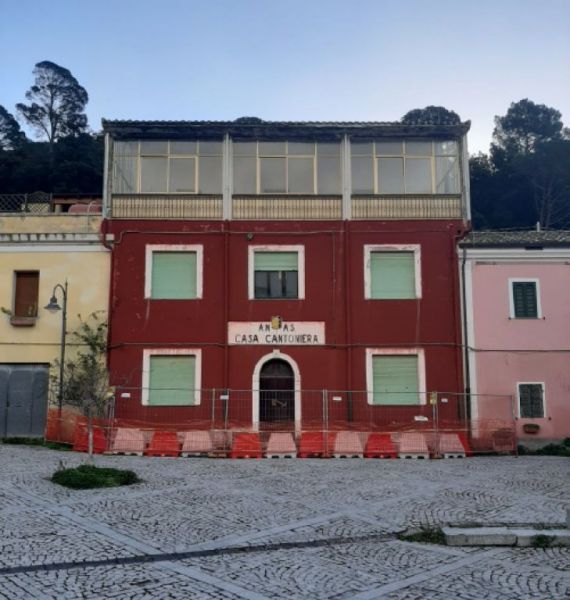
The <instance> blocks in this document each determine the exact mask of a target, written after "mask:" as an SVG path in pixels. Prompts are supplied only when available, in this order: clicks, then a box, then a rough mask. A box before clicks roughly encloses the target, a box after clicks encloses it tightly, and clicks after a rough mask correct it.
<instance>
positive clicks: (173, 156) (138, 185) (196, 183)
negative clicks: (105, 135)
mask: <svg viewBox="0 0 570 600" xmlns="http://www.w3.org/2000/svg"><path fill="white" fill-rule="evenodd" d="M123 141H125V142H130V143H134V144H136V145H137V151H136V153H133V154H120V155H119V154H115V152H114V153H113V154H114V158H113V169H112V183H113V185H114V183H115V168H116V164H115V157H116V156H130V157H133V158H134V159H135V162H136V169H135V178H136V181H135V190H134V191H133V192H126V193H127V195H128V194H131V195H132V194H142V195H147V194H155V195H162V196H171V195H175V196H176V195H191V196H200V195H204V193H203V192H200V158H209V157H219V158H221V159H222V169H223V151H224V150H223V148H224V141H223V140H202V141H204V142H209V141H212V142H219V143H221V145H222V150H221V153H220V154H201V153H200V140H168V139H156V140H154V139H152V140H151V139H136V140H114V144H115V143H120V142H123ZM178 141H182V142H184V141H188V142H193V143H196V152H194V153H187V154H172V152H171V143H172V142H178ZM141 142H165V143H166V153H163V154H141ZM143 158H165V159H166V187H167V189H166V190H165V191H164V192H142V191H141V183H142V169H141V159H143ZM176 158H180V159H193V160H194V191H193V192H171V191H170V160H171V159H176ZM223 186H224V182H223V174H222V189H221V190H220V193H219V194H214V195H216V196H217V195H219V196H221V195H222V193H223ZM113 193H116V192H115V191H114V190H113ZM206 195H210V194H206Z"/></svg>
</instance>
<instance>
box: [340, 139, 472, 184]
mask: <svg viewBox="0 0 570 600" xmlns="http://www.w3.org/2000/svg"><path fill="white" fill-rule="evenodd" d="M359 141H360V140H353V142H354V143H355V144H357V143H358V142H359ZM383 141H396V142H401V143H402V152H401V153H399V154H379V151H378V150H377V148H376V143H381V142H383ZM414 142H429V143H430V144H431V151H430V154H408V149H407V144H408V143H414ZM438 142H455V143H456V145H457V146H456V147H457V154H452V153H450V154H437V153H436V143H438ZM370 143H371V144H372V155H370V154H356V153H354V152H351V158H353V157H358V156H360V157H363V156H366V157H371V158H372V177H373V182H372V192H369V193H368V194H367V193H365V192H358V193H357V194H356V195H357V196H358V195H361V196H362V195H364V196H366V195H369V194H370V193H371V194H373V195H375V196H378V195H382V196H397V195H400V194H390V193H388V194H386V193H384V194H382V193H381V192H380V190H379V189H378V159H381V158H401V159H402V163H403V164H402V167H403V184H404V191H403V192H401V194H406V195H410V196H423V195H426V192H408V191H407V190H406V160H413V159H418V158H419V159H429V160H430V171H431V192H427V194H430V195H433V194H437V195H445V194H438V191H437V173H436V162H437V159H438V158H449V157H451V158H456V159H457V164H458V183H459V190H458V191H457V192H455V193H454V194H452V195H453V196H459V195H460V194H461V181H460V178H461V171H460V168H461V167H460V160H459V159H460V155H461V150H460V145H459V140H457V139H454V138H450V139H445V140H439V139H434V138H427V139H426V138H417V139H416V138H414V139H403V138H386V139H385V140H382V139H376V140H373V141H372V142H370ZM352 194H353V195H354V192H352Z"/></svg>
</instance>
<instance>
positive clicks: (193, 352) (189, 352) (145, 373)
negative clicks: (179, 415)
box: [141, 348, 202, 408]
mask: <svg viewBox="0 0 570 600" xmlns="http://www.w3.org/2000/svg"><path fill="white" fill-rule="evenodd" d="M152 356H194V357H195V358H196V361H195V363H194V365H195V368H196V371H195V373H194V388H195V390H194V404H188V405H186V404H183V405H181V404H176V405H172V406H173V407H174V408H185V407H186V406H198V405H199V404H200V400H201V394H200V391H201V389H202V350H200V349H199V348H147V349H145V350H143V370H142V398H141V401H142V405H143V406H151V405H150V404H149V396H150V359H151V357H152ZM169 406H170V405H169ZM156 408H163V407H162V406H156Z"/></svg>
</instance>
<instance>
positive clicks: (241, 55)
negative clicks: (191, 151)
mask: <svg viewBox="0 0 570 600" xmlns="http://www.w3.org/2000/svg"><path fill="white" fill-rule="evenodd" d="M42 60H50V61H52V62H55V63H57V64H59V65H61V66H64V67H66V68H68V69H69V70H70V71H71V72H72V73H73V75H74V76H75V77H76V78H77V79H78V81H79V83H80V84H81V85H83V87H85V88H86V90H87V91H88V93H89V104H88V105H87V109H86V112H87V115H88V117H89V124H90V126H91V128H92V129H93V130H98V129H100V125H101V118H106V119H167V120H168V119H174V120H175V119H186V120H200V119H215V120H232V119H235V118H237V117H241V116H256V117H260V118H262V119H267V120H321V121H323V120H346V121H395V120H399V119H400V118H401V117H402V116H403V115H404V114H405V113H406V112H407V111H408V110H410V109H413V108H423V107H424V106H427V105H440V106H445V107H446V108H449V109H452V110H454V111H456V112H457V113H458V114H459V115H460V116H461V118H462V120H464V121H465V120H470V121H471V123H472V126H471V132H470V135H469V148H470V151H471V152H478V151H483V152H486V151H488V148H489V144H490V141H491V134H492V130H493V118H494V116H495V115H504V114H505V113H506V111H507V109H508V107H509V105H510V104H511V102H516V101H518V100H520V99H522V98H529V99H531V100H533V101H534V102H536V103H539V104H546V105H548V106H552V107H554V108H556V109H558V110H559V111H560V112H562V118H563V121H564V122H565V125H566V126H570V0H540V1H539V0H534V1H528V0H401V1H398V0H160V1H159V0H97V1H94V0H80V1H78V0H72V1H71V0H43V1H41V0H27V1H25V2H24V1H22V0H17V1H14V0H0V104H2V105H3V106H5V107H6V108H7V109H8V110H9V111H10V112H13V111H14V110H15V109H14V106H15V104H16V103H17V102H21V101H23V100H24V95H25V92H26V90H27V89H28V88H29V87H30V85H32V83H33V76H32V69H33V67H34V64H35V63H37V62H40V61H42Z"/></svg>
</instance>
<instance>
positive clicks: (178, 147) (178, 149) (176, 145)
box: [170, 141, 198, 154]
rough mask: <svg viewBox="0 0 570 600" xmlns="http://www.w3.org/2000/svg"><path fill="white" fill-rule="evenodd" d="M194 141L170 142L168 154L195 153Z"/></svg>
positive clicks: (195, 145) (196, 145)
mask: <svg viewBox="0 0 570 600" xmlns="http://www.w3.org/2000/svg"><path fill="white" fill-rule="evenodd" d="M197 147H198V144H197V143H196V142H187V141H185V142H170V154H196V149H197Z"/></svg>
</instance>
